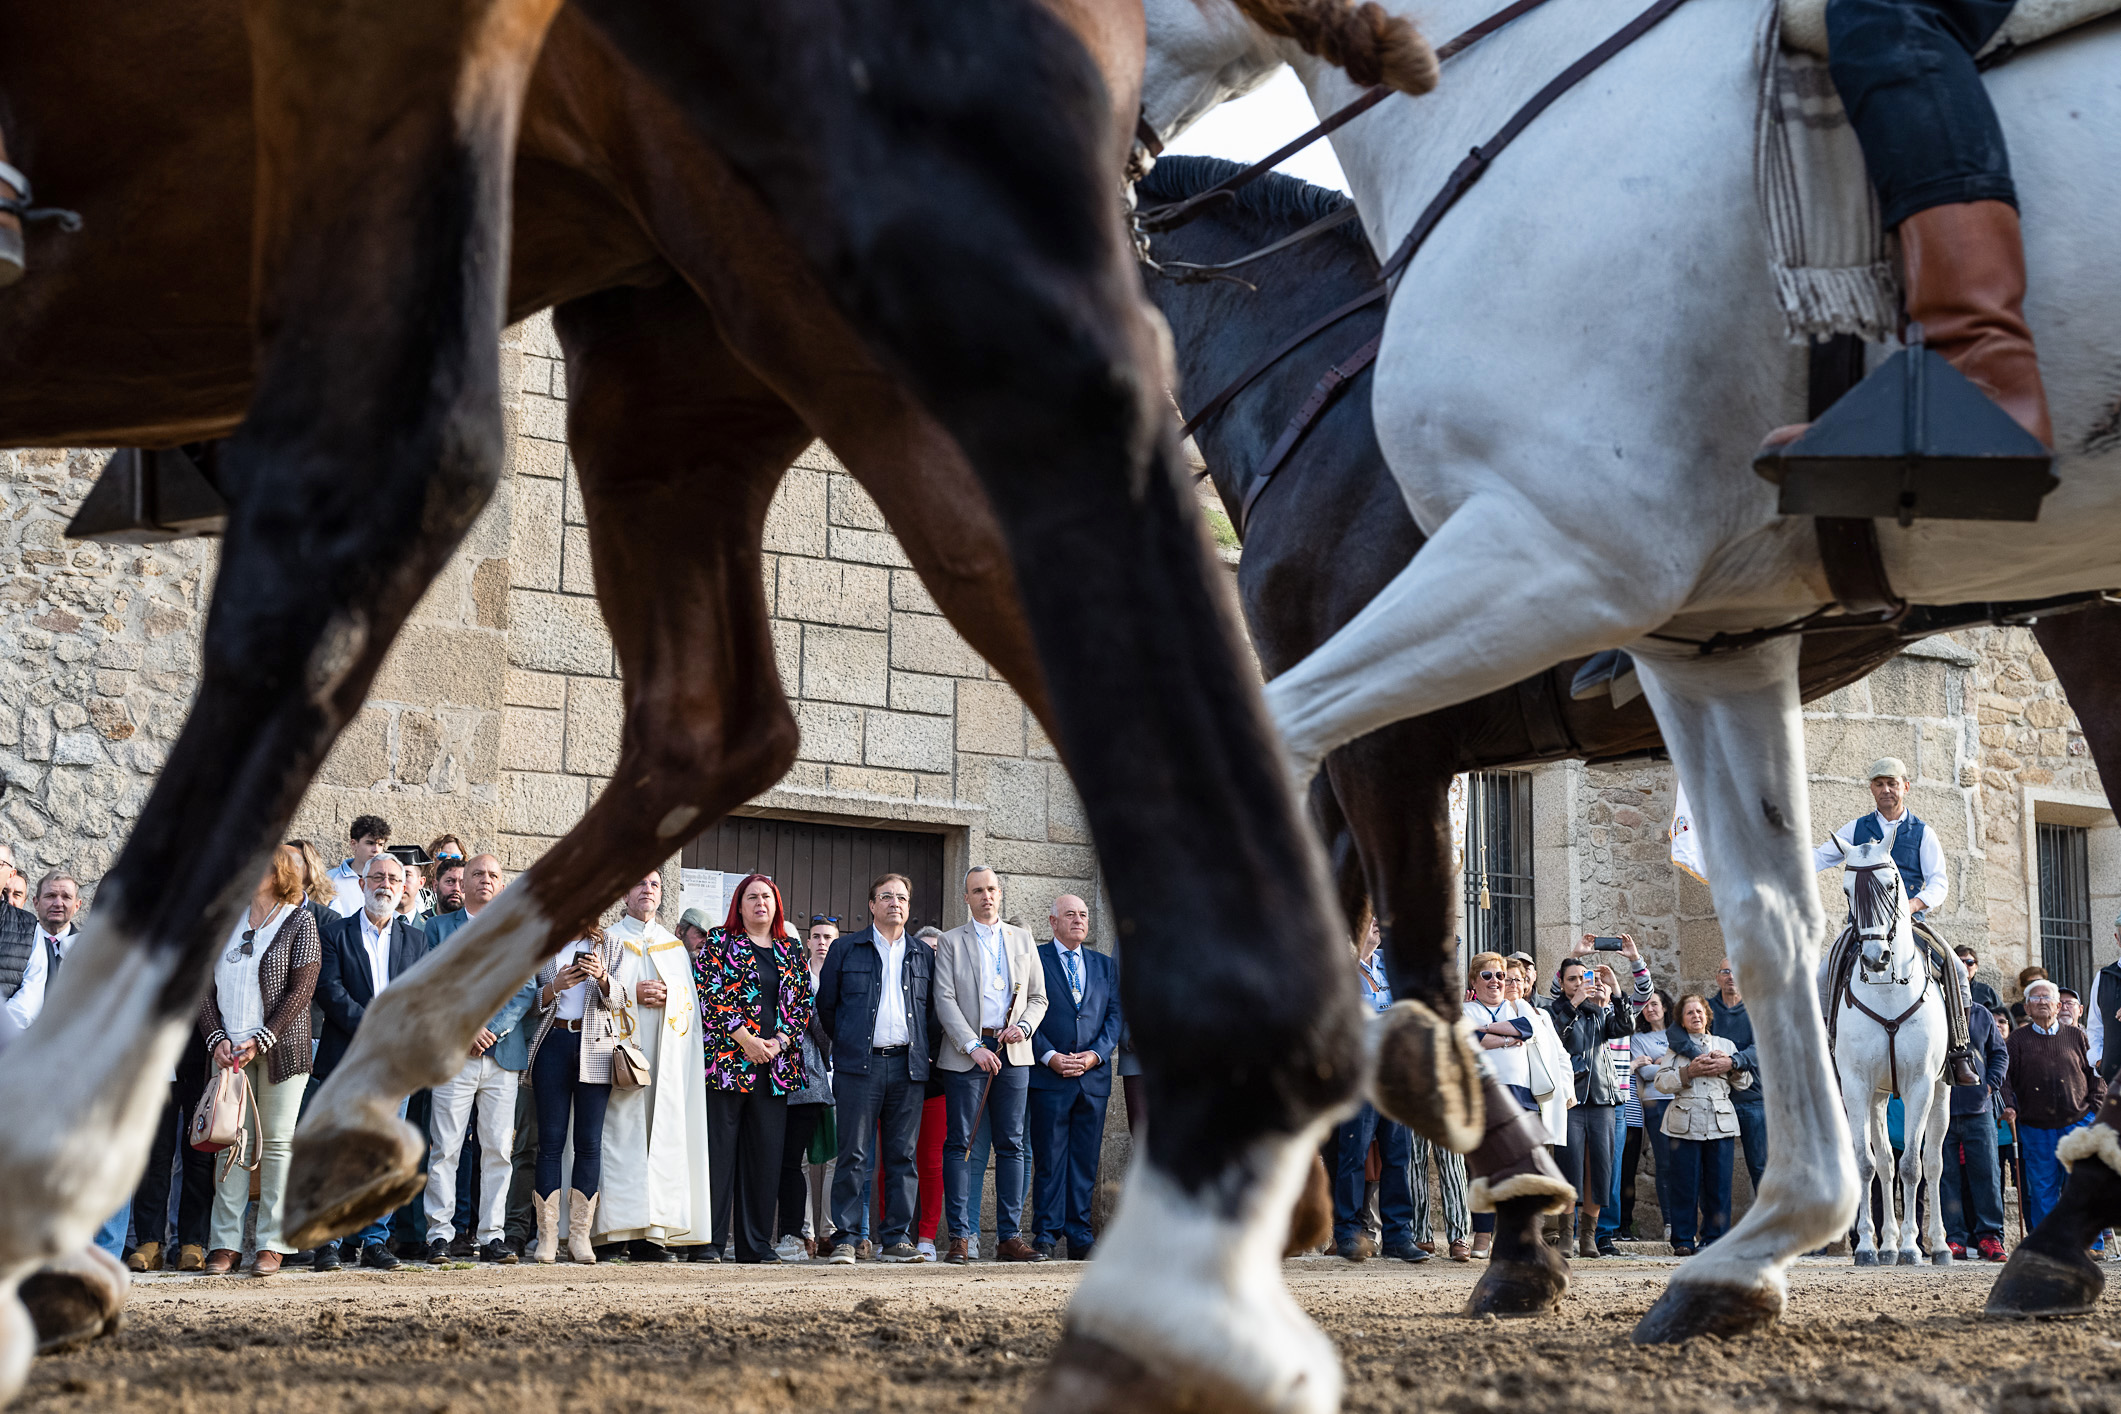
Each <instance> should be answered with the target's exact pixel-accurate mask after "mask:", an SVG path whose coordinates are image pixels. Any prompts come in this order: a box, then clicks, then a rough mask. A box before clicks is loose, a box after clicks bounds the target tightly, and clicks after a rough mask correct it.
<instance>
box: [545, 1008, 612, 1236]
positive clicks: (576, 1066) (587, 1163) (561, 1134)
mask: <svg viewBox="0 0 2121 1414" xmlns="http://www.w3.org/2000/svg"><path fill="white" fill-rule="evenodd" d="M581 1069H582V1033H581V1032H579V1031H563V1030H561V1029H560V1027H559V1026H557V1025H555V1026H554V1027H553V1028H552V1029H551V1030H550V1031H548V1032H546V1033H545V1039H544V1040H543V1041H542V1042H540V1043H539V1045H538V1053H537V1055H536V1056H535V1057H533V1058H532V1060H531V1062H530V1076H531V1084H532V1085H533V1086H534V1087H535V1094H534V1096H533V1098H535V1099H536V1100H537V1105H538V1176H537V1195H538V1197H540V1198H549V1197H551V1196H552V1195H553V1194H555V1193H557V1192H559V1191H560V1159H561V1156H562V1155H564V1154H565V1153H566V1152H567V1121H568V1119H569V1117H570V1112H572V1118H573V1120H574V1173H573V1175H572V1177H571V1181H570V1182H569V1184H568V1186H569V1187H570V1188H572V1189H574V1191H575V1192H577V1193H579V1194H581V1195H582V1196H583V1197H585V1198H587V1197H590V1196H592V1195H594V1194H595V1193H596V1191H597V1189H598V1188H599V1187H600V1186H601V1185H602V1183H603V1181H604V1111H605V1110H606V1109H607V1108H608V1107H609V1106H610V1104H611V1087H610V1086H609V1085H590V1084H587V1083H585V1082H583V1081H580V1080H577V1079H576V1078H575V1077H576V1076H577V1075H579V1074H581Z"/></svg>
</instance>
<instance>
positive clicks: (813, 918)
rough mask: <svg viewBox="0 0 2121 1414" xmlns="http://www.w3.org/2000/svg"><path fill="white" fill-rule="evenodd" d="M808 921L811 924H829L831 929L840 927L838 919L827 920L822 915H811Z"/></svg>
mask: <svg viewBox="0 0 2121 1414" xmlns="http://www.w3.org/2000/svg"><path fill="white" fill-rule="evenodd" d="M810 921H811V922H812V923H830V924H831V925H832V926H833V927H835V928H837V927H839V926H840V920H839V919H837V918H827V917H826V916H825V915H824V914H822V913H813V914H811V915H810Z"/></svg>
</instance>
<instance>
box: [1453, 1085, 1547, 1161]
mask: <svg viewBox="0 0 2121 1414" xmlns="http://www.w3.org/2000/svg"><path fill="white" fill-rule="evenodd" d="M1480 1097H1481V1100H1482V1101H1483V1102H1484V1104H1485V1107H1486V1109H1487V1114H1488V1128H1487V1132H1486V1133H1485V1134H1483V1135H1482V1136H1481V1139H1480V1144H1479V1147H1477V1148H1475V1149H1474V1150H1473V1152H1472V1153H1470V1154H1468V1155H1466V1172H1467V1173H1469V1174H1471V1175H1472V1176H1473V1177H1475V1178H1507V1177H1509V1176H1510V1175H1511V1174H1514V1173H1524V1172H1528V1171H1530V1170H1533V1169H1536V1168H1538V1167H1539V1160H1540V1159H1542V1158H1545V1157H1546V1150H1547V1131H1546V1126H1545V1125H1544V1124H1541V1123H1540V1121H1539V1116H1538V1115H1537V1114H1534V1113H1529V1112H1527V1111H1526V1110H1524V1109H1523V1108H1521V1107H1520V1106H1519V1105H1518V1103H1517V1097H1516V1096H1515V1095H1512V1094H1511V1093H1510V1092H1509V1091H1508V1090H1505V1089H1504V1088H1503V1086H1502V1082H1501V1081H1499V1080H1497V1079H1495V1077H1494V1076H1492V1075H1483V1076H1481V1078H1480ZM1500 1115H1507V1116H1508V1118H1506V1119H1498V1118H1497V1116H1500Z"/></svg>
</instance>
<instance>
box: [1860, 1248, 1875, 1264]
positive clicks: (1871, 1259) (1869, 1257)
mask: <svg viewBox="0 0 2121 1414" xmlns="http://www.w3.org/2000/svg"><path fill="white" fill-rule="evenodd" d="M1856 1265H1857V1266H1859V1267H1875V1266H1877V1265H1878V1254H1877V1253H1876V1252H1873V1251H1871V1250H1870V1249H1869V1248H1867V1247H1859V1248H1857V1249H1856Z"/></svg>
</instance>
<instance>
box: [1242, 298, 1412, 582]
mask: <svg viewBox="0 0 2121 1414" xmlns="http://www.w3.org/2000/svg"><path fill="white" fill-rule="evenodd" d="M1383 342H1384V335H1383V334H1382V333H1378V334H1374V335H1372V336H1371V337H1370V341H1369V342H1368V343H1366V344H1364V345H1363V346H1362V347H1361V348H1359V349H1357V350H1356V351H1355V352H1354V353H1352V354H1349V355H1348V356H1347V357H1346V358H1344V359H1342V360H1341V361H1340V362H1339V363H1336V364H1334V365H1333V366H1332V367H1331V368H1328V369H1327V370H1326V371H1325V375H1324V376H1323V377H1321V378H1320V379H1319V380H1318V382H1317V384H1316V385H1315V386H1314V387H1313V388H1312V389H1311V396H1309V397H1307V398H1305V399H1304V400H1303V404H1302V405H1301V406H1300V407H1298V408H1297V409H1296V411H1295V412H1293V413H1291V414H1290V415H1289V421H1288V424H1287V425H1286V426H1284V427H1283V428H1282V430H1281V436H1280V437H1278V438H1276V439H1275V442H1274V445H1273V446H1271V447H1269V448H1267V454H1266V455H1265V456H1263V457H1261V458H1260V459H1259V466H1258V467H1257V468H1256V469H1255V470H1254V471H1253V473H1252V484H1251V485H1250V486H1248V487H1246V488H1245V499H1244V504H1243V505H1241V506H1239V507H1238V509H1237V525H1236V527H1235V528H1236V530H1237V538H1238V539H1239V540H1243V539H1244V538H1245V526H1246V525H1248V524H1249V523H1250V522H1251V520H1252V507H1253V505H1254V504H1256V503H1257V502H1258V500H1259V496H1260V493H1261V492H1262V491H1265V490H1266V489H1267V484H1268V483H1269V482H1271V481H1272V480H1273V479H1274V473H1275V472H1277V471H1279V470H1281V464H1282V463H1283V462H1284V461H1286V460H1288V456H1289V453H1290V452H1292V451H1294V450H1296V444H1297V443H1298V442H1300V441H1302V440H1303V435H1304V433H1306V432H1308V431H1310V430H1311V424H1312V423H1314V422H1316V421H1318V419H1319V417H1320V415H1321V414H1323V413H1324V412H1325V410H1326V407H1327V406H1328V405H1329V404H1330V403H1331V402H1332V401H1333V397H1334V395H1335V394H1336V393H1338V392H1339V391H1340V390H1341V389H1342V388H1343V387H1344V386H1346V385H1347V384H1348V383H1350V382H1352V381H1353V380H1354V378H1355V376H1356V375H1357V374H1359V373H1361V372H1362V371H1363V370H1364V369H1365V368H1368V367H1369V366H1370V364H1371V363H1372V362H1373V361H1374V360H1375V359H1376V358H1377V349H1378V345H1380V344H1381V343H1383Z"/></svg>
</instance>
